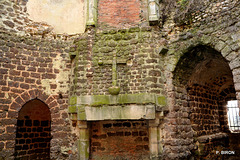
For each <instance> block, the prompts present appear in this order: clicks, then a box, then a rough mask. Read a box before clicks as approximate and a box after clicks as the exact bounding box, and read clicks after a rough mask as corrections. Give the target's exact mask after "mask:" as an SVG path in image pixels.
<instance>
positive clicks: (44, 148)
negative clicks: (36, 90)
mask: <svg viewBox="0 0 240 160" xmlns="http://www.w3.org/2000/svg"><path fill="white" fill-rule="evenodd" d="M50 131H51V117H50V111H49V109H48V106H47V105H46V104H45V103H43V102H42V101H40V100H37V99H35V100H31V101H29V102H28V103H26V104H25V105H24V106H23V107H22V109H21V110H20V112H19V115H18V120H17V132H16V145H15V159H16V160H18V159H43V160H47V159H50V140H51V132H50Z"/></svg>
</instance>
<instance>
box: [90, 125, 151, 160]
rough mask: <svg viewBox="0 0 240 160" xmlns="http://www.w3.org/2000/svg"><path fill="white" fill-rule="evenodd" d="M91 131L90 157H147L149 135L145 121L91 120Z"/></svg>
mask: <svg viewBox="0 0 240 160" xmlns="http://www.w3.org/2000/svg"><path fill="white" fill-rule="evenodd" d="M91 133H92V135H91V153H92V157H91V158H92V159H95V160H96V159H99V158H100V157H104V158H106V159H117V158H121V157H124V158H127V159H146V158H148V155H149V146H148V144H149V135H148V127H147V122H146V121H104V122H91ZM119 146H121V147H119Z"/></svg>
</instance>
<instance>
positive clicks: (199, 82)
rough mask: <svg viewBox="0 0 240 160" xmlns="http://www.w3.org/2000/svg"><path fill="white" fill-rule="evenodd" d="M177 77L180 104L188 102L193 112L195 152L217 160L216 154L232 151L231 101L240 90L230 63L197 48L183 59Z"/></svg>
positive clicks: (206, 49) (215, 52)
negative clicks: (235, 86) (229, 119)
mask: <svg viewBox="0 0 240 160" xmlns="http://www.w3.org/2000/svg"><path fill="white" fill-rule="evenodd" d="M173 74H174V77H173V83H174V86H175V88H176V91H177V92H181V93H180V94H182V95H183V96H181V97H178V98H177V101H176V102H177V103H178V104H183V103H184V102H187V105H186V106H185V107H187V108H188V110H189V119H190V122H191V127H192V131H193V141H194V143H195V144H196V146H197V147H195V149H193V150H192V153H197V155H198V156H199V155H200V156H201V157H205V158H207V157H208V158H209V156H213V157H210V158H214V156H215V157H216V154H212V153H213V152H214V151H217V150H219V149H220V150H221V149H222V150H226V149H228V150H229V149H230V148H231V146H230V145H231V142H230V143H229V137H231V136H230V134H231V133H230V130H229V122H228V116H227V102H228V101H229V100H235V99H236V91H235V88H234V82H233V75H232V72H231V70H230V67H229V65H228V62H227V61H226V60H225V59H224V57H223V56H222V55H221V53H219V52H217V51H216V50H214V49H212V48H210V47H208V46H196V47H195V48H193V49H192V50H191V51H189V52H188V53H185V54H184V55H183V56H182V57H181V58H180V60H179V62H178V64H177V66H176V68H175V70H174V72H173ZM178 94H179V93H178ZM230 141H231V140H230Z"/></svg>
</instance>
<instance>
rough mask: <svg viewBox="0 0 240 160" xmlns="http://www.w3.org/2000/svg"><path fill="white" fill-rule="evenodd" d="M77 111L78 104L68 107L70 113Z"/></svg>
mask: <svg viewBox="0 0 240 160" xmlns="http://www.w3.org/2000/svg"><path fill="white" fill-rule="evenodd" d="M76 112H77V106H69V107H68V113H76Z"/></svg>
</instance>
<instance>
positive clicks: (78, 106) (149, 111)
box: [68, 93, 166, 121]
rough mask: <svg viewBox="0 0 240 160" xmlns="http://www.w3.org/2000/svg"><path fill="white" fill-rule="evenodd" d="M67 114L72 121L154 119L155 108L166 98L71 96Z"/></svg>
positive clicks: (131, 95) (164, 104)
mask: <svg viewBox="0 0 240 160" xmlns="http://www.w3.org/2000/svg"><path fill="white" fill-rule="evenodd" d="M69 102H70V106H69V107H68V112H69V113H70V117H72V118H71V119H72V120H83V121H84V120H87V121H93V120H124V119H133V120H137V119H155V115H156V107H158V108H159V107H165V106H166V98H165V97H164V96H159V95H156V94H151V93H139V94H121V95H85V96H72V97H71V98H70V100H69Z"/></svg>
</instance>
